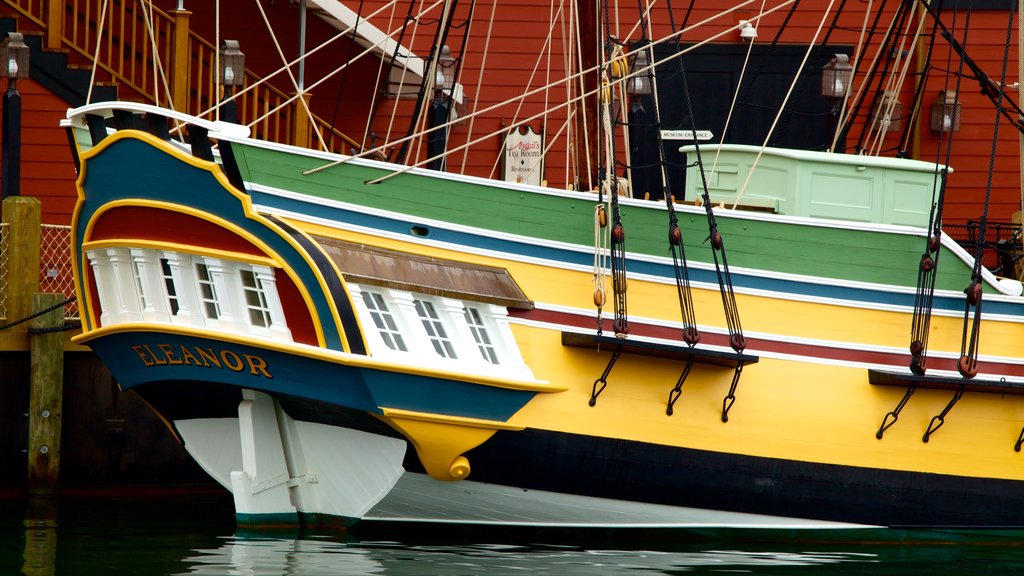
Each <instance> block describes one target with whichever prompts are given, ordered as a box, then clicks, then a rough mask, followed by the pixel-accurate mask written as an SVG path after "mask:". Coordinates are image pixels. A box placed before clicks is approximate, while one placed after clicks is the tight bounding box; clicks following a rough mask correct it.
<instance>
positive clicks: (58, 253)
mask: <svg viewBox="0 0 1024 576" xmlns="http://www.w3.org/2000/svg"><path fill="white" fill-rule="evenodd" d="M39 291H40V292H50V293H54V294H63V295H64V296H65V297H66V298H70V297H72V296H74V295H75V280H74V276H73V274H72V271H71V227H70V226H60V225H57V224H43V225H42V226H41V227H40V230H39ZM64 318H65V319H66V320H75V319H78V302H77V301H75V302H70V303H68V304H67V305H66V306H65V307H64Z"/></svg>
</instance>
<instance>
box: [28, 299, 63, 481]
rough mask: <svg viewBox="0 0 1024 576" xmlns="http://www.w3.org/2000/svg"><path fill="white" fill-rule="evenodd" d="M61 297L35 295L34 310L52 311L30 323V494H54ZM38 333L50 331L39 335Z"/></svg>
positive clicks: (59, 399)
mask: <svg viewBox="0 0 1024 576" xmlns="http://www.w3.org/2000/svg"><path fill="white" fill-rule="evenodd" d="M63 301H64V295H63V294H36V295H35V297H34V298H33V299H32V303H33V307H34V308H35V310H45V309H47V308H51V307H52V308H53V310H50V311H49V312H47V313H46V314H43V315H42V316H39V317H37V318H35V319H34V320H32V324H31V329H30V332H31V338H30V339H31V358H32V369H31V372H30V376H29V386H30V389H29V399H28V412H29V416H28V488H29V492H30V493H32V494H48V493H52V492H55V491H56V490H57V484H58V482H59V481H60V429H61V422H60V421H61V412H62V396H63V391H64V332H63V330H62V329H61V328H62V327H63V326H64V306H60V304H61V303H62V302H63ZM40 330H51V331H49V332H39V331H40Z"/></svg>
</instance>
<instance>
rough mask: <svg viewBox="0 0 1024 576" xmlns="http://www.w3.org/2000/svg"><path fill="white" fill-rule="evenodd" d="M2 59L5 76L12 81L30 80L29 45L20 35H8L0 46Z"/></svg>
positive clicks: (15, 33)
mask: <svg viewBox="0 0 1024 576" xmlns="http://www.w3.org/2000/svg"><path fill="white" fill-rule="evenodd" d="M0 59H2V60H3V62H4V76H6V77H7V78H10V79H12V80H14V79H20V78H28V45H27V44H25V39H24V37H23V36H22V35H21V34H20V33H18V32H10V33H8V35H7V38H5V39H4V42H3V44H0Z"/></svg>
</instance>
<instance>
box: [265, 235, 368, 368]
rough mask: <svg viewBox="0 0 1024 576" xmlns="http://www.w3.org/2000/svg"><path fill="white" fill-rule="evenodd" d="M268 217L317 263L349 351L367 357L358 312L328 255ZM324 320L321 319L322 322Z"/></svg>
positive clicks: (306, 239)
mask: <svg viewBox="0 0 1024 576" xmlns="http://www.w3.org/2000/svg"><path fill="white" fill-rule="evenodd" d="M266 217H267V218H268V219H269V220H270V221H272V222H273V223H274V224H277V225H278V226H280V227H281V228H283V229H284V230H285V232H287V233H288V234H290V235H291V237H292V238H294V239H295V241H296V242H298V243H299V245H300V246H302V249H303V250H305V251H306V253H307V254H309V257H310V258H312V259H313V261H314V262H315V263H316V266H317V268H318V269H319V270H320V273H321V274H322V275H323V277H324V280H325V281H326V282H327V288H328V290H330V292H331V297H332V298H334V305H335V307H336V308H337V310H338V316H339V317H340V318H341V326H342V328H343V329H344V330H345V340H346V341H347V342H348V349H349V351H350V352H352V353H353V354H362V355H364V356H365V355H366V345H365V344H364V343H363V333H362V331H361V330H360V329H359V322H358V321H357V320H356V312H355V310H354V309H353V308H352V303H351V301H349V298H348V295H347V292H346V291H345V287H344V285H343V284H342V281H341V278H340V277H339V276H338V274H337V273H336V272H335V268H334V266H332V265H331V261H330V260H329V259H328V258H327V255H325V254H324V253H323V251H322V250H320V247H319V246H317V245H316V244H314V243H313V242H311V241H310V240H309V238H307V237H306V236H305V235H303V234H302V233H300V232H299V231H298V230H296V229H295V228H293V227H291V226H289V225H288V224H287V223H285V222H284V221H282V220H281V219H280V218H277V217H275V216H270V215H266ZM323 320H324V319H323V318H321V321H323Z"/></svg>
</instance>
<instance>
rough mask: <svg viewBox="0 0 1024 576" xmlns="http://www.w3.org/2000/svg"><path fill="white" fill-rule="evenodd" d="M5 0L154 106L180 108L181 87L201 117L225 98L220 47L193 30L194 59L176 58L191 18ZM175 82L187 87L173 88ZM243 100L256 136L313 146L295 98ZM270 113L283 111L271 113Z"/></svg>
mask: <svg viewBox="0 0 1024 576" xmlns="http://www.w3.org/2000/svg"><path fill="white" fill-rule="evenodd" d="M5 1H6V3H7V5H9V6H11V7H13V8H15V9H17V10H18V11H19V12H20V13H21V14H23V15H24V16H26V17H27V18H29V19H30V20H32V21H33V22H35V24H36V25H37V26H39V27H40V28H43V29H49V28H50V27H51V26H59V27H60V28H61V33H60V38H61V41H62V43H63V45H64V46H65V47H66V48H68V49H70V50H72V51H74V52H76V53H78V54H79V55H81V56H82V57H83V58H85V59H86V60H88V61H90V62H92V61H93V58H94V57H95V61H96V62H97V66H99V68H100V69H101V70H103V71H104V72H105V73H106V75H108V76H109V77H110V78H111V79H112V80H113V81H115V82H117V83H119V84H122V85H124V86H126V87H128V88H130V89H131V90H132V91H134V92H135V93H136V94H137V95H138V96H139V97H141V98H145V99H147V100H149V101H150V102H152V103H154V104H158V105H164V106H168V107H171V108H174V107H175V103H174V102H173V101H172V100H173V94H174V93H175V88H177V92H178V93H180V94H184V95H185V101H184V103H182V102H178V103H177V107H178V108H179V109H180V108H182V107H183V108H184V109H180V110H179V111H182V112H185V113H189V114H200V113H203V112H205V111H207V110H210V109H211V108H213V107H214V105H215V104H216V102H217V100H218V98H219V96H218V95H217V94H216V93H215V92H216V74H217V72H218V71H217V70H216V69H215V65H214V62H216V55H217V47H216V46H214V45H213V44H211V43H209V42H207V41H206V40H204V39H203V38H201V37H199V36H198V35H196V34H195V33H194V32H191V31H189V33H188V42H187V43H188V57H187V58H186V59H185V61H184V62H182V61H175V60H174V58H175V56H176V55H175V54H174V44H175V37H176V36H175V35H176V32H177V31H176V27H177V26H179V22H182V23H187V18H184V19H181V20H179V19H178V18H176V16H175V15H174V14H168V13H167V12H164V11H162V10H160V9H159V8H156V7H152V8H151V9H150V8H146V3H142V2H135V1H134V0H107V1H105V0H67V1H66V2H52V1H46V0H5ZM104 6H106V7H107V9H106V13H104ZM51 7H55V8H58V9H63V13H62V14H52V13H50V10H51ZM185 25H187V24H185ZM161 69H162V70H163V72H161V71H160V70H161ZM259 81H260V77H259V76H257V75H255V74H253V73H252V72H250V71H249V70H246V72H245V84H244V86H243V88H245V87H247V86H254V85H256V84H257V83H258V82H259ZM175 82H182V83H184V86H174V85H173V84H174V83H175ZM169 84H170V85H169ZM238 100H239V101H238V112H239V120H240V121H241V122H242V123H244V124H247V125H250V127H251V128H252V131H253V136H254V137H257V138H260V139H264V140H269V141H271V142H278V143H283V144H295V145H298V146H306V144H307V142H309V141H314V140H312V139H310V138H308V135H298V136H296V135H295V132H296V114H297V113H298V112H301V111H302V104H301V103H298V102H291V103H287V102H288V101H289V100H291V97H290V96H288V95H287V94H286V93H284V92H282V91H281V90H278V89H277V88H275V87H273V86H271V85H270V84H268V83H263V84H260V85H258V86H256V87H255V88H253V89H251V90H248V91H246V93H245V94H244V95H243V96H241V97H240V98H239V99H238ZM286 103H287V104H286ZM182 105H183V106H182ZM272 110H277V111H276V112H273V113H270V112H271V111H272ZM264 116H266V117H264ZM312 125H313V126H316V127H317V129H318V130H319V131H320V133H321V134H322V135H323V138H324V140H325V142H326V144H327V147H328V149H329V150H330V151H332V152H341V153H347V152H348V151H349V149H350V148H355V149H359V144H358V143H357V142H356V141H354V140H352V139H351V138H349V137H347V136H346V135H345V134H343V133H342V132H340V131H338V130H337V129H335V128H334V126H332V125H331V124H330V123H329V122H327V121H326V120H324V119H322V118H319V117H317V116H315V115H314V116H313V119H312ZM296 139H300V140H305V141H302V142H295V140H296Z"/></svg>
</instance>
